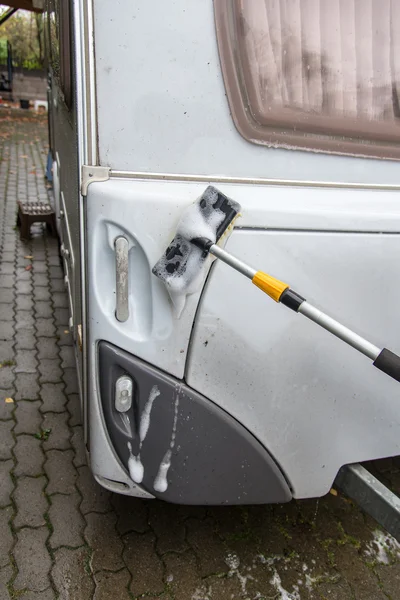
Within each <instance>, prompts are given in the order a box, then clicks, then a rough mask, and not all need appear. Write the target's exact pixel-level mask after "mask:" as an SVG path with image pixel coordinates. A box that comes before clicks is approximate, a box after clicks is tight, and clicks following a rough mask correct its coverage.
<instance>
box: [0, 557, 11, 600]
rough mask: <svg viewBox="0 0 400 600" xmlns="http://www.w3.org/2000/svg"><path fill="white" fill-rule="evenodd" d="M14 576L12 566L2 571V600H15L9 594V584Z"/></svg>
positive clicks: (0, 589) (0, 595)
mask: <svg viewBox="0 0 400 600" xmlns="http://www.w3.org/2000/svg"><path fill="white" fill-rule="evenodd" d="M12 574H13V570H12V567H11V565H8V566H7V567H3V568H2V569H0V600H13V599H12V598H11V596H9V594H8V589H7V583H8V582H9V581H10V579H11V577H12Z"/></svg>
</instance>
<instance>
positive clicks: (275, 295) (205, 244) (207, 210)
mask: <svg viewBox="0 0 400 600" xmlns="http://www.w3.org/2000/svg"><path fill="white" fill-rule="evenodd" d="M240 210H241V207H240V205H239V204H238V203H237V202H235V201H234V200H231V199H230V198H228V197H227V196H225V195H224V194H222V193H221V192H220V191H219V190H217V189H216V188H214V187H213V186H209V187H208V188H207V189H206V191H205V192H204V194H203V195H202V196H201V197H200V198H199V199H198V200H197V201H196V202H195V203H194V204H192V205H191V206H190V207H189V208H188V209H187V211H185V213H184V214H183V216H182V218H181V220H180V222H179V225H178V229H177V234H176V236H175V237H174V239H173V240H172V242H171V244H170V245H169V246H168V248H167V250H166V252H165V254H164V255H163V257H162V258H161V259H160V260H159V261H158V262H157V264H156V265H155V266H154V268H153V273H154V274H155V275H157V277H159V278H160V279H162V280H163V281H164V283H165V284H166V286H167V289H168V291H169V293H170V295H171V298H172V299H173V301H174V302H175V304H176V303H177V299H178V300H179V299H182V297H183V305H182V302H181V303H180V304H179V306H178V309H179V310H180V311H181V310H183V307H184V302H185V298H186V295H188V294H190V293H193V291H195V290H196V289H198V287H199V283H201V281H202V277H201V276H202V275H203V274H204V273H203V271H204V265H205V261H206V259H207V257H208V256H209V254H212V255H213V256H215V257H216V258H218V259H219V260H221V261H222V262H224V263H226V264H227V265H229V266H230V267H232V268H233V269H235V270H236V271H238V272H239V273H242V275H244V276H245V277H247V278H248V279H251V281H252V282H253V283H254V285H256V286H257V287H258V288H260V289H261V290H262V291H263V292H265V293H266V294H267V295H268V296H270V297H271V298H272V299H273V300H275V302H280V303H281V304H283V305H284V306H286V307H288V308H290V309H291V310H293V311H295V312H298V313H300V314H302V315H304V316H305V317H307V318H308V319H310V320H311V321H314V323H316V324H317V325H319V326H320V327H323V328H324V329H326V330H327V331H329V332H330V333H332V334H333V335H335V336H336V337H338V338H339V339H341V340H343V341H344V342H346V343H347V344H349V345H350V346H352V347H353V348H355V349H356V350H358V351H359V352H361V353H362V354H364V355H365V356H367V357H368V358H370V359H371V360H372V361H373V365H374V366H375V367H377V368H378V369H380V370H381V371H383V372H384V373H386V374H387V375H389V376H390V377H393V379H396V380H397V381H400V357H399V356H397V355H396V354H394V353H393V352H391V351H390V350H387V349H386V348H383V349H380V348H378V347H377V346H375V345H374V344H372V343H371V342H369V341H368V340H366V339H364V338H362V337H361V336H359V335H358V334H356V333H354V332H353V331H352V330H351V329H349V328H348V327H345V326H344V325H342V324H341V323H339V322H338V321H336V320H335V319H332V318H331V317H329V316H328V315H326V314H325V313H323V312H322V311H320V310H319V309H318V308H315V307H314V306H313V305H312V304H310V303H309V302H307V301H306V300H305V298H303V297H302V296H300V294H298V293H297V292H295V291H294V290H292V289H291V288H290V287H289V285H288V284H287V283H284V282H283V281H280V280H279V279H276V278H275V277H272V276H271V275H268V273H264V272H263V271H258V270H256V269H254V268H252V267H251V266H249V265H247V264H246V263H244V262H243V261H241V260H239V259H238V258H236V257H235V256H233V255H232V254H230V253H229V252H226V251H225V250H224V249H223V248H221V247H220V246H219V245H218V242H220V241H221V240H223V239H224V237H226V234H228V233H229V232H230V231H232V229H233V224H234V221H235V219H236V218H237V217H238V215H239V213H240ZM179 310H178V312H179Z"/></svg>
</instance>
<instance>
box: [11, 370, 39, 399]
mask: <svg viewBox="0 0 400 600" xmlns="http://www.w3.org/2000/svg"><path fill="white" fill-rule="evenodd" d="M15 388H16V390H17V391H16V396H15V399H16V400H36V398H37V397H38V395H39V384H38V382H37V374H36V373H35V374H33V373H32V374H31V373H29V374H28V373H18V374H17V375H16V377H15Z"/></svg>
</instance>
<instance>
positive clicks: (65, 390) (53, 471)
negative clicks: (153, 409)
mask: <svg viewBox="0 0 400 600" xmlns="http://www.w3.org/2000/svg"><path fill="white" fill-rule="evenodd" d="M27 115H28V116H27ZM46 138H47V124H46V121H45V118H44V117H43V116H41V117H40V116H34V115H30V113H28V112H27V111H13V112H10V111H7V110H6V109H0V252H1V254H0V365H1V367H0V600H3V599H9V598H12V599H16V598H23V599H24V600H51V599H55V598H60V599H65V600H67V599H68V600H88V599H91V598H95V599H96V600H106V599H109V598H112V599H115V600H124V599H127V600H128V599H129V598H130V599H133V598H135V599H136V598H141V597H145V598H147V599H148V600H150V599H155V598H160V599H162V600H228V599H229V600H235V599H237V600H239V599H242V600H245V599H248V600H255V599H258V600H262V599H264V600H266V599H271V600H272V599H275V600H308V599H317V600H318V599H319V600H350V599H352V600H384V599H388V598H389V599H391V600H397V599H398V598H400V568H399V563H400V545H398V544H397V543H396V542H395V541H394V540H393V538H390V536H387V535H386V534H385V533H384V532H382V531H381V530H380V528H379V527H378V526H377V524H376V523H375V522H374V521H373V520H372V519H371V518H369V517H367V516H366V515H364V514H363V513H362V512H361V511H360V510H359V509H358V508H357V507H356V506H354V504H353V503H351V502H350V501H349V500H347V499H346V498H345V497H343V496H342V495H340V494H338V495H334V494H332V493H331V494H328V496H326V497H325V498H322V499H321V500H319V501H318V500H311V501H300V502H299V501H297V502H295V501H293V502H291V503H290V504H286V505H277V506H255V507H232V508H230V507H221V508H202V507H179V506H173V505H168V504H165V503H163V502H159V501H143V500H138V499H134V498H129V497H124V496H117V495H113V494H110V493H108V492H106V491H105V490H103V489H102V488H100V487H99V486H98V485H97V484H96V483H95V482H94V480H93V478H92V476H91V474H90V470H89V468H88V466H87V464H86V456H85V450H84V445H83V438H82V425H81V419H80V410H79V398H78V395H77V382H76V374H75V368H74V357H73V349H72V346H71V336H70V334H69V333H68V309H67V296H66V292H65V289H64V282H63V273H62V270H61V267H60V261H59V255H58V247H57V241H56V240H55V239H54V238H52V237H50V236H49V235H48V234H46V233H45V232H44V231H43V230H42V228H41V226H35V227H36V229H35V234H34V237H33V238H32V239H31V241H30V242H27V243H25V242H21V241H20V240H19V235H18V231H17V230H16V228H15V211H16V200H17V199H20V200H25V201H26V200H31V201H33V200H36V199H41V200H46V199H47V190H46V186H45V181H44V177H43V175H44V164H45V160H46ZM373 466H375V467H376V468H378V469H379V473H380V477H381V478H383V479H384V480H385V482H386V483H388V484H389V485H390V486H391V487H392V489H394V490H395V491H397V492H400V462H399V461H398V459H393V460H391V459H390V460H386V461H381V462H379V464H376V465H373Z"/></svg>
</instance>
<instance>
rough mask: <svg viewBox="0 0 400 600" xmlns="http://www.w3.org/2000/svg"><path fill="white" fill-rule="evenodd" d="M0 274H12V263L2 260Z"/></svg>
mask: <svg viewBox="0 0 400 600" xmlns="http://www.w3.org/2000/svg"><path fill="white" fill-rule="evenodd" d="M0 274H1V275H13V274H14V265H13V264H12V263H6V262H3V261H2V263H1V265H0Z"/></svg>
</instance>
